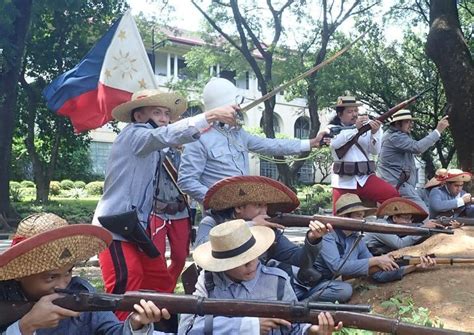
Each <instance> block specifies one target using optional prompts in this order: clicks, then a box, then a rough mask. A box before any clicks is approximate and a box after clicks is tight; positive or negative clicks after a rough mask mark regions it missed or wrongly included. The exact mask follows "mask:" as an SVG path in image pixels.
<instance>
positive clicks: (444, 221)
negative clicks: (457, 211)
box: [434, 216, 474, 226]
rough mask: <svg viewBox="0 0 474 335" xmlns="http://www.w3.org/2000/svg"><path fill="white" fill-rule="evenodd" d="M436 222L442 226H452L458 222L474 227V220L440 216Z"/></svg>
mask: <svg viewBox="0 0 474 335" xmlns="http://www.w3.org/2000/svg"><path fill="white" fill-rule="evenodd" d="M434 221H436V222H438V223H440V224H442V225H443V226H450V225H451V221H458V222H459V223H461V224H463V225H464V226H474V218H466V217H448V216H440V217H439V218H437V219H435V220H434Z"/></svg>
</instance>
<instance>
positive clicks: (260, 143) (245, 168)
mask: <svg viewBox="0 0 474 335" xmlns="http://www.w3.org/2000/svg"><path fill="white" fill-rule="evenodd" d="M309 150H310V145H309V140H284V139H269V138H264V137H260V136H255V135H250V134H249V133H247V132H246V131H245V130H243V129H242V128H229V127H227V126H225V127H220V126H218V125H214V126H212V127H211V128H210V129H209V130H207V131H205V132H204V133H202V134H201V137H200V139H199V141H196V142H193V143H189V144H186V145H185V146H184V152H183V155H182V157H181V165H180V167H179V177H178V185H179V187H180V188H181V190H182V191H183V192H185V193H187V194H189V195H190V196H191V197H192V198H193V199H195V200H196V201H198V202H200V203H202V202H203V200H204V196H205V195H206V192H207V190H208V189H209V187H210V186H211V185H213V184H214V183H215V182H217V181H219V180H221V179H223V178H226V177H233V176H240V175H248V174H249V152H257V153H260V154H265V155H293V154H299V153H301V152H304V151H309Z"/></svg>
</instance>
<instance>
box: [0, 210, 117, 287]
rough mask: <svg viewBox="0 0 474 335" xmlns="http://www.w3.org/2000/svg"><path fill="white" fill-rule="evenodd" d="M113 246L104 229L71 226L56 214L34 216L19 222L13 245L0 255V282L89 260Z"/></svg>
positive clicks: (83, 225) (89, 226) (109, 236)
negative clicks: (110, 245)
mask: <svg viewBox="0 0 474 335" xmlns="http://www.w3.org/2000/svg"><path fill="white" fill-rule="evenodd" d="M22 234H24V235H22ZM111 242H112V235H111V234H110V233H109V232H108V231H107V230H106V229H104V228H102V227H97V226H93V225H90V224H75V225H68V224H67V222H66V221H65V220H64V219H61V218H60V217H59V216H57V215H55V214H50V213H41V214H34V215H32V216H29V217H27V218H26V219H24V220H22V221H21V222H20V224H19V226H18V231H17V233H16V235H15V237H14V243H13V244H12V246H11V247H10V248H9V249H7V250H6V251H5V252H3V253H2V254H0V280H9V279H16V278H22V277H26V276H30V275H34V274H37V273H41V272H45V271H51V270H54V269H58V268H60V267H62V266H64V265H67V264H74V263H77V262H81V261H85V260H88V259H89V258H90V257H92V256H94V255H96V254H98V253H99V252H100V251H102V250H104V249H106V248H107V246H108V245H109V244H110V243H111Z"/></svg>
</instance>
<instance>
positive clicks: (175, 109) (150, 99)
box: [112, 89, 188, 123]
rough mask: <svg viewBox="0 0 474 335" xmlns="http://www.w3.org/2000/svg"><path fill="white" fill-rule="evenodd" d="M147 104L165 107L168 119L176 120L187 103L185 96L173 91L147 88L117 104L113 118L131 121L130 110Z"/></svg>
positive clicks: (113, 111)
mask: <svg viewBox="0 0 474 335" xmlns="http://www.w3.org/2000/svg"><path fill="white" fill-rule="evenodd" d="M147 106H160V107H166V108H168V109H169V110H170V120H171V121H175V120H177V119H178V118H179V117H180V115H181V114H183V113H184V112H185V111H186V108H187V107H188V103H187V101H186V99H185V98H183V97H182V96H180V95H178V94H175V93H164V92H161V91H160V90H156V89H149V90H141V91H137V92H135V93H133V95H132V98H131V100H130V101H128V102H125V103H123V104H121V105H118V106H117V107H115V108H114V109H113V110H112V116H113V117H114V119H115V120H118V121H122V122H127V123H130V122H132V111H133V110H134V109H135V108H139V107H147Z"/></svg>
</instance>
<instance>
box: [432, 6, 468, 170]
mask: <svg viewBox="0 0 474 335" xmlns="http://www.w3.org/2000/svg"><path fill="white" fill-rule="evenodd" d="M463 5H465V6H466V7H465V10H467V11H468V12H470V15H471V20H472V14H473V8H474V5H473V4H472V2H469V1H466V2H465V3H463ZM429 23H430V32H429V34H428V38H427V43H426V54H427V55H428V57H430V58H431V59H432V60H433V62H434V63H435V64H436V66H437V68H438V70H439V73H440V76H441V80H442V81H443V86H444V89H445V92H446V98H447V101H448V102H449V103H450V104H452V106H453V109H452V114H451V116H450V123H451V128H452V133H453V138H454V144H455V146H456V149H457V153H458V160H459V164H460V166H461V168H462V169H463V170H465V171H471V172H472V171H473V170H474V149H473V146H472V143H474V132H473V131H472V129H473V128H474V115H473V114H474V94H473V92H474V62H473V59H472V54H471V50H470V49H469V46H468V44H467V41H466V37H465V36H464V34H463V31H462V29H461V23H460V20H459V12H458V7H457V1H456V0H431V2H430V11H429ZM471 24H472V21H471Z"/></svg>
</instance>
